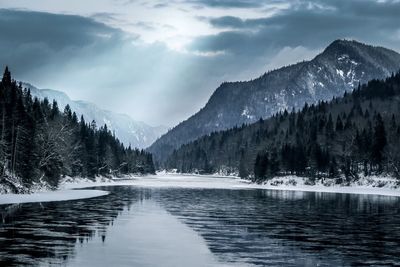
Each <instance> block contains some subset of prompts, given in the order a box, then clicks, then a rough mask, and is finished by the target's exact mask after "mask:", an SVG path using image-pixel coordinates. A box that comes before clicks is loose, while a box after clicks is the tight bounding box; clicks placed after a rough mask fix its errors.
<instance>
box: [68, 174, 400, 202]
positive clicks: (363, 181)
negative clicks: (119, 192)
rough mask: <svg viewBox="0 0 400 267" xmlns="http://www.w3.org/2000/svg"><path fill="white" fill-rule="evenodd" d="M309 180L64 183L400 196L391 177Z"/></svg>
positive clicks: (174, 178)
mask: <svg viewBox="0 0 400 267" xmlns="http://www.w3.org/2000/svg"><path fill="white" fill-rule="evenodd" d="M308 181H309V180H308V179H307V178H302V177H297V176H285V177H276V178H273V179H271V180H269V181H267V182H266V183H263V184H255V183H251V182H250V181H248V180H243V179H240V178H238V177H229V176H218V175H207V176H206V175H194V174H193V175H191V174H184V175H183V174H168V173H165V172H163V173H159V174H158V175H150V176H143V177H131V178H130V179H120V180H118V179H110V180H108V181H96V182H93V181H90V180H86V181H84V182H81V181H79V180H76V181H74V182H71V181H67V182H64V183H63V184H62V187H63V188H64V189H72V188H85V187H94V186H112V185H131V186H138V187H158V188H170V187H178V188H209V189H269V190H289V191H305V192H326V193H347V194H368V195H371V194H372V195H383V196H400V186H399V185H398V181H397V180H396V179H394V178H391V177H377V176H375V177H361V178H360V179H359V180H358V181H357V182H354V183H353V184H351V185H349V186H344V185H340V184H335V183H334V180H332V179H325V180H322V181H319V182H317V183H316V184H315V185H309V184H308Z"/></svg>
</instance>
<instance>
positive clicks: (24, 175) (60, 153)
mask: <svg viewBox="0 0 400 267" xmlns="http://www.w3.org/2000/svg"><path fill="white" fill-rule="evenodd" d="M131 173H138V174H139V173H140V174H146V173H154V166H153V159H152V155H151V154H150V153H148V152H145V151H143V150H138V149H134V148H131V147H130V146H129V147H125V146H124V145H123V144H122V143H121V142H120V141H119V140H118V139H117V138H116V137H115V136H114V134H113V133H112V132H111V131H110V130H109V129H108V128H107V125H104V126H101V127H97V125H96V122H95V121H92V122H86V121H85V119H84V117H83V116H81V118H80V119H78V117H77V115H76V113H75V112H73V111H72V110H71V108H70V107H69V106H68V105H67V106H66V107H65V109H64V110H63V111H62V112H61V111H60V110H59V108H58V105H57V102H56V101H53V102H52V103H50V102H49V100H48V99H44V100H39V99H38V98H32V96H31V94H30V90H29V89H24V88H22V85H21V83H17V82H16V81H15V80H13V79H12V77H11V73H10V71H9V70H8V67H6V68H5V71H4V75H3V78H2V80H1V82H0V184H6V185H8V186H11V187H14V189H15V191H18V188H16V185H17V184H18V183H21V184H22V186H23V187H24V188H29V187H30V186H32V185H33V184H35V183H39V182H45V183H47V184H48V185H50V186H51V187H54V188H55V187H57V185H58V183H59V181H60V178H61V177H62V176H73V177H76V176H82V177H89V178H93V177H95V176H97V175H104V176H107V175H108V176H111V175H122V174H131Z"/></svg>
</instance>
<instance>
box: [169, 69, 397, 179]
mask: <svg viewBox="0 0 400 267" xmlns="http://www.w3.org/2000/svg"><path fill="white" fill-rule="evenodd" d="M167 166H168V168H170V169H173V168H176V169H178V171H180V172H199V173H215V172H225V173H228V174H229V173H239V175H240V176H241V177H248V178H252V179H255V180H257V181H262V180H265V179H268V178H270V177H274V176H280V175H289V174H294V175H299V176H307V177H312V178H320V177H325V178H345V179H346V180H347V181H350V180H356V179H358V177H359V175H360V174H364V175H366V176H368V175H372V174H389V175H393V176H396V177H397V178H399V179H400V73H397V74H396V75H394V74H393V75H392V76H391V77H389V78H387V79H386V80H371V81H370V82H368V83H367V84H365V85H359V86H358V88H357V89H355V90H354V91H353V92H352V93H345V94H344V96H343V97H341V98H334V99H333V100H332V101H329V102H326V101H322V102H319V103H318V104H315V105H314V104H313V105H307V104H306V105H305V106H304V108H303V109H302V110H300V111H298V112H295V111H292V112H288V111H286V110H285V111H284V112H280V113H278V114H276V115H274V116H273V117H272V118H270V119H268V120H262V119H260V120H259V121H258V122H256V123H254V124H251V125H243V126H241V127H234V128H232V129H230V130H226V131H222V132H214V133H211V134H210V135H207V136H205V137H202V138H200V139H197V140H196V141H193V142H191V143H189V144H187V145H183V146H182V147H181V148H179V149H177V150H175V151H174V152H173V154H172V155H171V156H170V157H169V159H168V161H167Z"/></svg>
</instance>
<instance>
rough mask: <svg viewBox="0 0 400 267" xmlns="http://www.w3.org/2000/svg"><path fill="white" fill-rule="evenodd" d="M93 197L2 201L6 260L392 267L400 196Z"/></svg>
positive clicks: (1, 262) (239, 193)
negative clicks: (7, 203) (30, 201)
mask: <svg viewBox="0 0 400 267" xmlns="http://www.w3.org/2000/svg"><path fill="white" fill-rule="evenodd" d="M96 189H101V190H107V191H110V192H111V194H110V195H107V196H102V197H98V198H93V199H85V200H75V201H65V202H54V203H42V204H40V203H32V204H21V205H8V206H0V210H1V217H2V221H1V223H0V247H1V251H0V266H19V265H32V266H52V265H55V266H58V265H64V266H232V265H233V266H359V265H365V266H370V265H375V266H379V265H381V266H390V265H399V264H400V231H399V230H400V205H399V204H400V200H399V198H396V197H383V196H373V195H350V194H331V193H312V192H294V191H271V190H255V189H251V190H250V189H240V190H239V189H238V190H225V189H199V188H196V189H191V188H141V187H134V186H112V187H98V188H96Z"/></svg>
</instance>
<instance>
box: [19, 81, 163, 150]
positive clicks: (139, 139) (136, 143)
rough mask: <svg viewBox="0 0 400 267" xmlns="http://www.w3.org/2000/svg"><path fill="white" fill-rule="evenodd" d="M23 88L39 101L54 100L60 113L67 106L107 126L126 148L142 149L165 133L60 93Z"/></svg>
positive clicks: (87, 118) (25, 84)
mask: <svg viewBox="0 0 400 267" xmlns="http://www.w3.org/2000/svg"><path fill="white" fill-rule="evenodd" d="M23 87H25V88H29V89H30V90H31V94H32V96H33V97H37V98H39V99H44V98H45V97H47V98H48V99H49V101H53V99H55V100H56V101H57V103H58V106H59V108H60V110H61V111H62V110H63V109H64V108H65V106H66V105H69V106H70V107H71V110H72V111H75V112H76V113H77V115H78V117H80V116H81V115H83V116H84V118H85V120H86V121H87V122H90V121H92V120H95V121H96V124H97V126H99V127H100V126H102V125H104V124H107V127H108V128H109V129H110V130H111V131H115V135H116V136H117V137H118V139H119V140H120V141H122V142H123V143H124V144H125V145H126V146H128V145H129V144H130V145H131V146H132V147H137V148H141V149H144V148H146V147H148V146H149V145H151V144H152V143H153V142H154V141H155V140H156V139H157V138H158V137H160V136H161V135H162V134H164V133H165V132H166V131H167V127H165V126H156V127H153V126H150V125H148V124H146V123H144V122H140V121H135V120H133V119H132V118H131V117H129V116H128V115H125V114H118V113H114V112H111V111H108V110H103V109H101V108H99V107H97V106H96V105H95V104H93V103H90V102H86V101H80V100H77V101H75V100H71V99H70V98H69V97H68V95H67V94H65V93H63V92H61V91H57V90H52V89H38V88H36V87H35V86H33V85H31V84H29V83H24V84H23Z"/></svg>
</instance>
